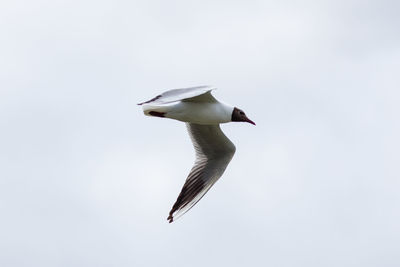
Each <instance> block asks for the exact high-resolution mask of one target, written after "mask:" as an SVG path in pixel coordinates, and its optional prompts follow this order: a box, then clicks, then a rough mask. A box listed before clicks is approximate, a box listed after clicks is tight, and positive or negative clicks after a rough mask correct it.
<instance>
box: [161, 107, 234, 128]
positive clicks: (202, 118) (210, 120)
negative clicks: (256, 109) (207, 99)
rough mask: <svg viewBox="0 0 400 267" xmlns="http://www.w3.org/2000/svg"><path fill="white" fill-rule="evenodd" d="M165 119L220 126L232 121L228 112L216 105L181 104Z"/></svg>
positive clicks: (167, 114) (168, 113) (171, 109)
mask: <svg viewBox="0 0 400 267" xmlns="http://www.w3.org/2000/svg"><path fill="white" fill-rule="evenodd" d="M165 117H167V118H170V119H175V120H179V121H183V122H191V123H197V124H220V123H225V122H229V121H230V115H229V114H228V112H226V111H225V110H224V109H223V107H221V106H220V105H216V104H214V103H191V102H181V103H178V104H176V105H174V106H172V107H171V108H170V109H169V111H167V113H166V114H165Z"/></svg>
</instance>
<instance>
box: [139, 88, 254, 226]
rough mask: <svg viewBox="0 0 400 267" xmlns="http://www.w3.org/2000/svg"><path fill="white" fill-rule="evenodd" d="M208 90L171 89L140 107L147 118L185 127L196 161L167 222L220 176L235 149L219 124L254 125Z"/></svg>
mask: <svg viewBox="0 0 400 267" xmlns="http://www.w3.org/2000/svg"><path fill="white" fill-rule="evenodd" d="M214 89H216V88H214V87H211V86H198V87H191V88H183V89H173V90H169V91H166V92H164V93H162V94H161V95H158V96H156V97H154V98H152V99H150V100H149V101H146V102H143V103H140V104H138V105H142V107H143V112H144V114H145V115H147V116H153V117H161V118H169V119H174V120H178V121H182V122H185V123H186V126H187V129H188V132H189V135H190V137H191V140H192V143H193V146H194V149H195V153H196V160H195V163H194V166H193V167H192V169H191V171H190V173H189V176H188V177H187V179H186V181H185V184H184V185H183V188H182V190H181V192H180V194H179V196H178V198H177V200H176V202H175V204H174V205H173V206H172V209H171V211H170V212H169V216H168V218H167V220H168V221H169V222H170V223H172V222H173V221H174V219H176V218H178V217H180V216H182V215H183V214H184V213H186V212H187V211H188V210H190V209H191V208H192V207H193V206H194V205H195V204H196V203H197V202H198V201H199V200H200V199H201V198H202V197H203V196H204V195H205V194H206V193H207V192H208V190H210V188H211V187H212V186H213V185H214V184H215V182H216V181H217V180H218V179H219V178H220V177H221V176H222V174H223V173H224V171H225V169H226V167H227V166H228V164H229V162H230V161H231V159H232V157H233V155H234V154H235V150H236V148H235V145H234V144H233V143H232V142H231V141H230V140H229V139H228V138H227V137H226V136H225V134H224V133H223V132H222V131H221V128H220V126H219V125H220V124H221V123H227V122H231V121H236V122H240V121H242V122H248V123H251V124H253V125H255V123H254V122H253V121H252V120H250V119H249V118H247V116H246V114H245V113H244V112H243V111H242V110H241V109H239V108H236V107H233V106H230V105H227V104H224V103H222V102H219V101H218V100H217V99H215V98H214V97H213V96H212V94H211V91H212V90H214Z"/></svg>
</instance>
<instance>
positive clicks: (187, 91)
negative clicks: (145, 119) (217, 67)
mask: <svg viewBox="0 0 400 267" xmlns="http://www.w3.org/2000/svg"><path fill="white" fill-rule="evenodd" d="M215 89H216V88H215V87H211V86H198V87H190V88H183V89H173V90H169V91H166V92H164V93H162V94H161V95H158V96H156V97H154V98H152V99H150V100H149V101H146V102H143V103H139V104H138V105H143V104H148V103H154V104H167V103H171V102H176V101H196V102H214V101H216V99H215V98H214V97H213V96H212V95H211V91H212V90H215Z"/></svg>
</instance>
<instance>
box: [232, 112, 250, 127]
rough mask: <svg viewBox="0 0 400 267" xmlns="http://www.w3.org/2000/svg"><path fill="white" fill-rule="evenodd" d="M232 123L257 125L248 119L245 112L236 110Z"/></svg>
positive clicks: (233, 113)
mask: <svg viewBox="0 0 400 267" xmlns="http://www.w3.org/2000/svg"><path fill="white" fill-rule="evenodd" d="M232 121H245V122H248V123H251V124H253V125H256V124H255V123H254V121H252V120H250V119H249V118H247V116H246V114H245V113H244V112H243V110H241V109H238V108H234V109H233V111H232Z"/></svg>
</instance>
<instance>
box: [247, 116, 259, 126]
mask: <svg viewBox="0 0 400 267" xmlns="http://www.w3.org/2000/svg"><path fill="white" fill-rule="evenodd" d="M245 122H248V123H251V124H253V125H256V123H255V122H254V121H252V120H250V119H249V118H247V117H246V119H245Z"/></svg>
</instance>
